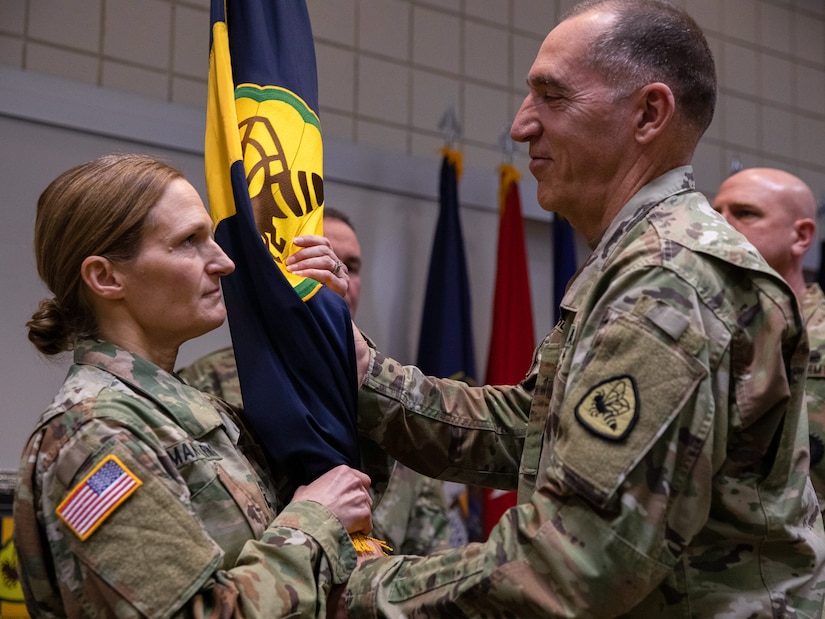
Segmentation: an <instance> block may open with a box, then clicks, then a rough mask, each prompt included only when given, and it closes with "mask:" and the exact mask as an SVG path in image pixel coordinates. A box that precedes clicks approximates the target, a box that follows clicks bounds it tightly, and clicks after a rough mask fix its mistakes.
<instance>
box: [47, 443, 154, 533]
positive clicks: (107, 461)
mask: <svg viewBox="0 0 825 619" xmlns="http://www.w3.org/2000/svg"><path fill="white" fill-rule="evenodd" d="M142 483H143V482H142V481H140V480H139V479H138V478H137V477H136V476H135V475H134V473H132V472H131V471H130V470H129V469H128V468H127V467H126V465H124V464H123V462H121V461H120V459H118V457H117V456H115V455H108V456H106V457H105V458H104V459H103V460H102V461H101V462H99V463H98V465H97V466H95V467H94V469H92V471H91V472H90V473H89V474H88V475H86V477H84V478H83V479H82V480H81V481H80V482H79V483H78V484H77V485H76V486H75V487H74V488H72V490H71V491H70V492H69V494H68V496H67V497H66V498H65V499H63V501H62V502H61V503H60V505H58V506H57V510H56V512H57V515H58V516H59V517H60V519H61V520H62V521H63V522H65V523H66V525H67V526H68V527H69V528H70V529H71V530H72V531H74V533H75V535H77V536H78V537H79V538H80V539H81V540H85V539H86V538H88V537H89V536H90V535H91V534H92V533H94V531H95V529H97V528H98V527H99V526H100V525H101V524H102V523H103V522H104V521H105V520H106V518H108V517H109V516H110V515H111V514H112V513H113V512H114V511H115V510H116V509H117V508H118V507H119V506H120V505H121V504H122V503H123V502H124V501H125V500H126V499H128V498H129V497H130V496H131V495H132V493H133V492H134V491H135V490H137V489H138V487H140V486H141V485H142Z"/></svg>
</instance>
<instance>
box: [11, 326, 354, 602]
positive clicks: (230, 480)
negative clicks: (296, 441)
mask: <svg viewBox="0 0 825 619" xmlns="http://www.w3.org/2000/svg"><path fill="white" fill-rule="evenodd" d="M74 359H75V365H73V366H72V367H71V369H70V370H69V374H68V376H67V378H66V381H65V382H64V384H63V387H62V388H61V390H60V392H59V393H58V395H57V397H56V398H55V399H54V401H53V402H52V404H51V405H50V406H49V408H48V409H47V410H46V412H45V413H44V414H43V415H42V417H41V418H40V421H39V423H38V425H37V428H36V430H35V432H34V434H33V435H32V437H31V439H30V440H29V442H28V445H27V446H26V449H25V452H24V454H23V459H22V462H21V468H20V474H19V483H18V487H17V492H16V495H15V532H14V536H15V539H14V543H15V546H16V547H17V551H18V554H19V564H20V567H21V571H22V577H23V578H22V582H23V587H24V591H25V594H26V600H27V604H28V606H29V608H30V610H31V612H32V614H33V615H35V616H39V617H65V616H70V617H81V616H82V617H111V616H117V617H170V616H187V617H217V616H221V617H225V616H230V615H231V616H236V617H253V616H254V617H259V616H266V617H274V616H296V615H300V616H315V615H316V614H320V615H322V616H323V614H324V613H325V612H326V611H325V608H326V599H327V594H328V591H329V589H330V587H331V586H332V585H333V584H337V583H341V582H343V580H345V579H346V577H347V575H348V574H349V571H350V570H351V569H352V567H353V566H354V565H355V561H356V555H355V550H354V548H353V547H352V544H351V543H350V542H349V536H348V535H347V532H346V531H345V530H344V528H343V527H342V526H341V525H340V523H339V522H338V520H337V519H336V518H335V516H334V514H333V513H332V512H330V511H329V510H328V509H327V508H326V507H324V506H322V505H320V504H319V503H315V502H312V501H299V502H297V503H293V504H290V505H288V506H287V507H286V508H285V509H284V510H283V511H282V512H281V513H280V514H278V516H277V517H276V516H275V513H276V508H277V505H276V494H275V490H274V488H273V486H272V484H271V483H270V480H269V477H268V476H267V474H266V472H265V471H263V470H262V469H261V468H259V467H258V465H257V464H255V462H256V455H257V454H256V448H255V446H254V445H253V444H251V443H250V442H249V437H248V436H247V435H246V433H245V432H242V430H241V428H240V426H239V425H236V422H235V421H233V419H232V418H231V417H232V413H231V410H230V409H228V408H225V409H224V407H223V405H222V404H219V403H218V402H217V400H214V399H213V398H211V397H210V396H207V395H205V394H203V393H201V392H199V391H197V390H196V389H193V388H192V387H190V386H188V385H185V384H184V383H183V382H181V381H180V380H178V379H177V378H176V377H175V376H173V375H171V374H169V373H167V372H165V371H163V370H162V369H160V368H159V367H157V366H155V365H153V364H152V363H150V362H148V361H146V360H144V359H142V358H140V357H137V356H135V355H132V354H131V353H129V352H127V351H125V350H123V349H121V348H118V347H116V346H114V345H112V344H109V343H100V342H90V341H86V342H83V343H81V345H80V346H79V347H78V348H77V349H76V350H75V353H74ZM244 454H248V455H249V456H250V458H249V459H248V458H247V457H246V456H245V455H244ZM113 456H114V457H116V458H117V460H113V459H112V457H113ZM103 462H107V463H109V464H111V462H116V463H119V464H117V465H116V468H117V467H120V468H121V470H123V469H125V470H126V471H130V472H131V473H132V474H133V475H134V476H135V477H136V478H137V479H138V480H139V485H137V487H136V488H135V489H134V490H133V493H132V494H131V495H130V496H128V498H126V500H125V501H124V502H122V503H121V504H119V505H117V506H116V507H114V508H111V509H109V510H108V515H107V516H96V517H95V521H96V522H97V523H98V526H97V528H96V529H93V531H92V533H91V534H90V535H89V536H88V537H86V538H85V539H81V537H82V536H81V535H80V534H79V533H76V532H75V530H78V531H81V532H82V530H81V529H80V528H79V527H78V525H77V522H76V521H74V520H71V519H70V516H68V515H67V512H61V513H62V514H63V515H64V517H63V518H61V517H60V516H59V515H58V513H57V512H58V510H61V509H63V508H64V507H65V505H66V504H65V503H64V499H65V500H66V501H68V504H71V501H72V499H73V498H74V497H75V496H77V495H75V494H73V493H74V491H75V490H78V491H82V490H83V488H84V487H85V486H87V485H90V484H91V481H85V480H86V478H87V475H88V474H89V473H90V472H91V471H93V470H94V467H95V466H96V465H98V464H99V463H103ZM67 497H68V498H67ZM104 513H105V512H104ZM70 524H72V525H74V526H75V528H71V527H70V526H69V525H70ZM233 612H234V613H236V614H232V613H233Z"/></svg>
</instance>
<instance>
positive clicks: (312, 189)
mask: <svg viewBox="0 0 825 619" xmlns="http://www.w3.org/2000/svg"><path fill="white" fill-rule="evenodd" d="M211 26H212V31H211V35H212V36H211V45H210V59H209V60H210V63H209V99H208V103H207V122H206V125H207V126H206V139H205V164H206V184H207V191H208V194H209V207H210V212H211V215H212V220H213V222H214V225H215V237H216V239H217V241H218V243H220V245H221V247H223V249H224V250H225V251H226V253H227V254H229V256H230V258H232V260H234V262H235V265H236V270H235V272H234V273H233V274H232V275H230V276H228V277H225V278H223V288H224V297H225V299H226V306H227V312H228V315H229V328H230V332H231V335H232V343H233V346H234V349H235V358H236V361H237V365H238V375H239V379H240V384H241V394H242V397H243V401H244V408H245V411H246V418H247V421H248V423H249V424H250V426H251V427H252V429H253V430H254V431H255V433H256V434H257V437H258V441H259V442H260V443H261V445H262V446H263V448H264V450H265V452H266V455H267V457H268V458H269V460H270V463H271V464H272V466H273V467H275V469H276V470H278V471H280V472H282V473H284V474H286V475H287V477H288V479H289V480H290V482H291V483H292V484H294V485H300V484H305V483H308V482H310V481H312V480H313V479H315V478H317V477H318V476H319V475H321V474H323V473H325V472H326V471H328V470H329V469H331V468H333V467H335V466H337V465H339V464H348V465H349V466H353V467H356V466H357V465H358V461H359V456H358V447H357V433H356V401H357V376H356V365H355V348H354V344H353V339H352V323H351V321H350V316H349V310H348V309H347V305H346V303H345V301H344V300H343V299H342V298H341V297H340V296H338V295H337V294H335V293H334V292H332V291H331V290H329V289H328V288H326V287H325V286H322V285H321V284H320V283H318V282H316V281H314V280H311V279H306V278H303V279H302V278H298V277H296V276H294V275H293V274H291V273H288V272H287V271H286V269H285V267H284V264H283V261H284V260H285V258H286V257H288V256H289V255H291V254H292V253H294V251H296V250H297V249H299V248H298V247H296V246H294V245H293V242H292V240H293V239H294V238H295V236H298V235H300V234H322V232H323V228H322V226H323V202H324V193H323V147H322V141H321V125H320V122H319V120H318V115H317V112H316V110H317V108H318V82H317V73H316V66H315V49H314V44H313V39H312V30H311V28H310V22H309V15H308V12H307V8H306V4H305V2H303V1H302V0H289V1H280V0H279V1H271V0H212V12H211Z"/></svg>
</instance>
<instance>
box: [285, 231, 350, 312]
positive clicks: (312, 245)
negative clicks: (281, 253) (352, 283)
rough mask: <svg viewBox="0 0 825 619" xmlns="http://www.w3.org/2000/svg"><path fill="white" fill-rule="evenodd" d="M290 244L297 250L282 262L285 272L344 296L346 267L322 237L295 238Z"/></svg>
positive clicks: (347, 281)
mask: <svg viewBox="0 0 825 619" xmlns="http://www.w3.org/2000/svg"><path fill="white" fill-rule="evenodd" d="M292 242H293V243H294V244H295V245H298V246H299V247H302V248H303V249H299V250H298V251H296V252H295V253H294V254H292V255H291V256H289V257H287V259H286V260H285V261H284V262H285V264H286V268H287V271H289V272H290V273H294V274H295V275H298V276H300V277H309V278H311V279H314V280H315V281H316V282H321V283H322V284H324V285H326V286H329V287H330V288H331V289H332V290H333V291H335V292H336V293H338V294H339V295H341V296H342V297H344V296H346V294H347V289H348V288H349V272H348V271H347V266H346V265H345V264H344V263H343V262H342V261H341V260H339V259H338V256H336V255H335V252H334V251H332V247H330V243H329V240H328V239H327V238H326V237H324V236H316V235H314V234H306V235H304V236H296V237H295V238H294V239H293V240H292Z"/></svg>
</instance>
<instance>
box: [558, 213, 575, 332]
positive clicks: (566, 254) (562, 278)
mask: <svg viewBox="0 0 825 619" xmlns="http://www.w3.org/2000/svg"><path fill="white" fill-rule="evenodd" d="M575 273H576V239H575V238H574V236H573V226H571V225H570V222H568V221H567V220H566V219H565V218H564V217H561V216H560V215H558V214H556V215H555V216H554V219H553V311H554V314H553V320H554V321H555V322H558V321H559V316H560V315H561V312H560V310H559V307H560V306H561V300H562V299H563V298H564V291H565V289H566V288H567V282H569V281H570V278H571V277H573V275H575Z"/></svg>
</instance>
